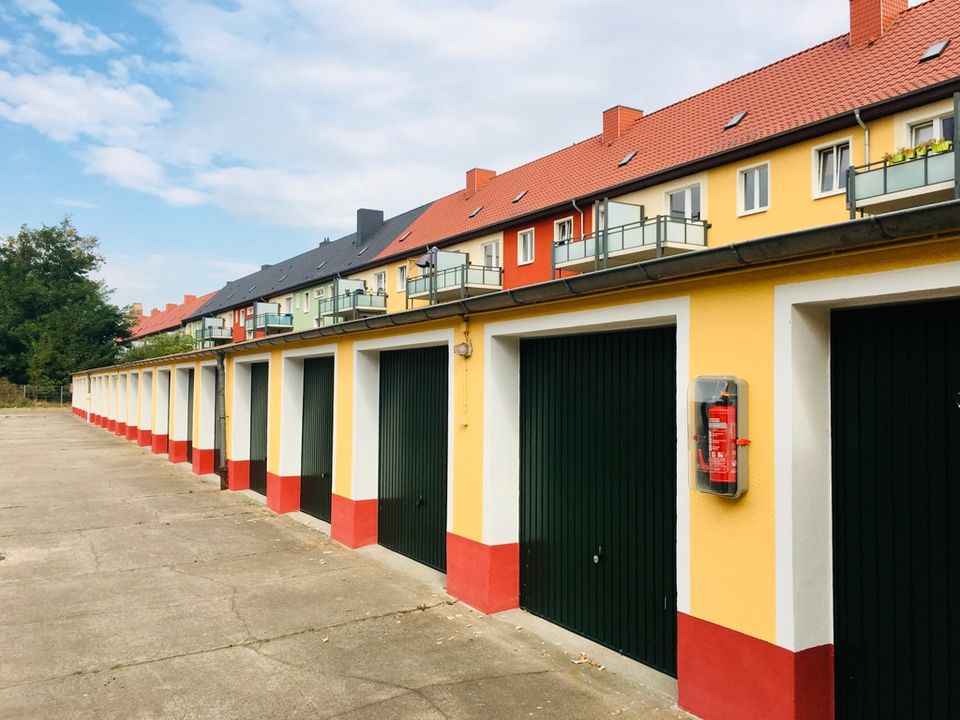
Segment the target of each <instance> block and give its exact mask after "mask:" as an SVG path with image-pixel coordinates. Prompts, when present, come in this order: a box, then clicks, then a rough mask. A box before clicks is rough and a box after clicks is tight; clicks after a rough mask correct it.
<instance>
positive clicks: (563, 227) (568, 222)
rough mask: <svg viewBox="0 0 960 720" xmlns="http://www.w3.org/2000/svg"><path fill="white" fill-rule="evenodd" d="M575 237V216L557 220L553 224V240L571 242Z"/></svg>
mask: <svg viewBox="0 0 960 720" xmlns="http://www.w3.org/2000/svg"><path fill="white" fill-rule="evenodd" d="M572 239H573V218H566V219H565V220H557V221H556V222H555V223H554V224H553V241H554V242H570V240H572Z"/></svg>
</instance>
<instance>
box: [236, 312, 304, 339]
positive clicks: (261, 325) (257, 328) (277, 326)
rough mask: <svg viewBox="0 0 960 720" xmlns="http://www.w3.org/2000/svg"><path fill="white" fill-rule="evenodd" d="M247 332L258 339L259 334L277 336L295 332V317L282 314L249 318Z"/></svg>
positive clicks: (268, 314) (267, 314)
mask: <svg viewBox="0 0 960 720" xmlns="http://www.w3.org/2000/svg"><path fill="white" fill-rule="evenodd" d="M246 330H247V332H248V333H253V335H254V336H255V337H256V336H257V334H258V333H260V334H266V335H277V334H279V333H284V332H290V331H291V330H293V315H290V314H281V313H265V314H263V315H256V316H255V317H252V318H248V319H247V321H246Z"/></svg>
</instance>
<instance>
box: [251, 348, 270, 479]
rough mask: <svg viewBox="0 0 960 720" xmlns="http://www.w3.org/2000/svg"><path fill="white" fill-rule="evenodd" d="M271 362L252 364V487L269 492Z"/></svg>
mask: <svg viewBox="0 0 960 720" xmlns="http://www.w3.org/2000/svg"><path fill="white" fill-rule="evenodd" d="M269 378H270V364H269V363H254V364H253V365H251V366H250V489H251V490H254V491H256V492H258V493H260V494H261V495H266V494H267V390H268V384H269Z"/></svg>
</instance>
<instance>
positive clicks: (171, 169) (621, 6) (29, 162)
mask: <svg viewBox="0 0 960 720" xmlns="http://www.w3.org/2000/svg"><path fill="white" fill-rule="evenodd" d="M911 4H916V3H911ZM847 13H848V0H733V1H732V2H726V3H721V2H715V1H714V2H709V1H704V0H674V1H673V2H669V3H668V2H637V0H624V1H622V2H621V1H620V0H613V1H610V2H590V3H587V2H584V1H583V0H576V1H573V0H517V1H499V0H486V1H485V2H457V1H456V0H370V1H367V0H351V1H350V2H343V1H342V0H338V1H337V2H327V1H326V0H237V1H235V2H234V1H227V0H219V1H214V0H209V1H207V2H197V1H194V0H163V2H155V1H147V0H132V1H131V0H111V2H102V1H101V0H86V1H82V0H75V1H73V2H68V1H67V0H62V1H61V2H59V3H55V2H54V1H53V0H0V236H7V235H12V234H15V233H16V232H17V230H18V229H19V227H20V226H21V225H23V224H26V225H28V226H31V227H39V226H40V225H43V224H46V225H54V224H56V223H58V222H59V221H60V220H61V219H62V218H63V216H64V215H70V216H71V218H72V221H73V223H74V225H75V226H76V227H77V229H78V230H79V231H80V232H81V233H82V234H85V235H96V236H97V237H99V238H100V243H101V251H102V253H103V255H104V257H105V259H106V262H105V264H104V266H103V269H102V270H101V273H100V274H101V277H102V278H103V280H104V281H105V282H106V283H107V285H108V286H109V287H110V288H112V289H113V293H112V296H111V297H112V301H113V302H115V303H117V304H118V305H127V304H129V303H132V302H142V303H143V304H144V306H145V309H146V310H148V311H149V308H150V307H156V306H159V307H162V306H163V305H164V304H165V303H167V302H177V301H179V300H180V298H181V297H182V295H184V294H185V293H191V294H201V293H204V292H209V291H211V290H216V289H219V288H220V287H222V286H223V284H224V283H225V282H226V281H227V280H230V279H234V278H237V277H240V276H242V275H244V274H247V273H249V272H252V271H254V270H256V269H258V268H259V267H260V265H262V264H264V263H274V262H277V261H279V260H282V259H284V258H287V257H290V256H292V255H295V254H297V253H300V252H303V251H305V250H307V249H309V248H310V247H312V246H314V245H315V244H316V243H318V242H319V241H321V240H323V238H324V237H329V238H331V239H336V238H338V237H341V236H343V235H345V234H347V233H349V232H352V230H353V227H354V224H355V215H356V210H357V208H359V207H369V208H377V209H382V210H384V211H385V212H386V214H387V216H388V217H389V216H391V215H395V214H397V213H400V212H403V211H405V210H408V209H410V208H413V207H416V206H418V205H420V204H423V203H424V202H427V201H429V200H431V199H435V198H437V197H441V196H444V195H447V194H449V193H451V192H454V191H456V190H458V189H460V188H461V187H462V186H463V183H464V172H465V171H466V170H468V169H470V168H473V167H484V168H490V169H494V170H497V171H499V172H503V171H505V170H508V169H510V168H512V167H516V166H517V165H520V164H523V163H525V162H528V161H530V160H533V159H535V158H537V157H540V156H542V155H545V154H547V153H549V152H552V151H554V150H557V149H559V148H561V147H565V146H567V145H571V144H573V143H574V142H577V141H579V140H582V139H584V138H587V137H590V136H592V135H595V134H597V133H599V132H600V123H601V113H602V111H603V110H604V109H605V108H608V107H610V106H613V105H617V104H622V105H628V106H631V107H637V108H641V109H643V110H644V111H646V112H651V111H653V110H656V109H657V108H660V107H663V106H665V105H668V104H670V103H672V102H675V101H677V100H680V99H682V98H684V97H688V96H689V95H692V94H694V93H697V92H700V91H702V90H705V89H707V88H709V87H711V86H713V85H716V84H718V83H721V82H724V81H726V80H728V79H730V78H733V77H735V76H737V75H740V74H743V73H745V72H749V71H751V70H753V69H755V68H757V67H760V66H762V65H765V64H768V63H770V62H773V61H776V60H778V59H780V58H782V57H785V56H787V55H790V54H792V53H794V52H798V51H800V50H803V49H805V48H807V47H810V46H812V45H815V44H817V43H819V42H822V41H824V40H827V39H830V38H832V37H836V36H837V35H841V34H843V33H845V32H846V31H847V29H848V14H847Z"/></svg>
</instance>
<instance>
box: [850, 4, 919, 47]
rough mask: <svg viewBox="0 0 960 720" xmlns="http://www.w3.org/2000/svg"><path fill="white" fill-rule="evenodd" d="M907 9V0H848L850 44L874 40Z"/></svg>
mask: <svg viewBox="0 0 960 720" xmlns="http://www.w3.org/2000/svg"><path fill="white" fill-rule="evenodd" d="M906 9H907V0H850V45H851V46H853V45H859V44H860V43H864V42H867V41H869V40H876V39H877V38H878V37H880V36H881V35H883V33H885V32H886V31H887V29H888V28H889V27H890V26H891V25H893V21H894V20H896V19H897V18H898V17H900V13H902V12H903V11H904V10H906Z"/></svg>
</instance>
